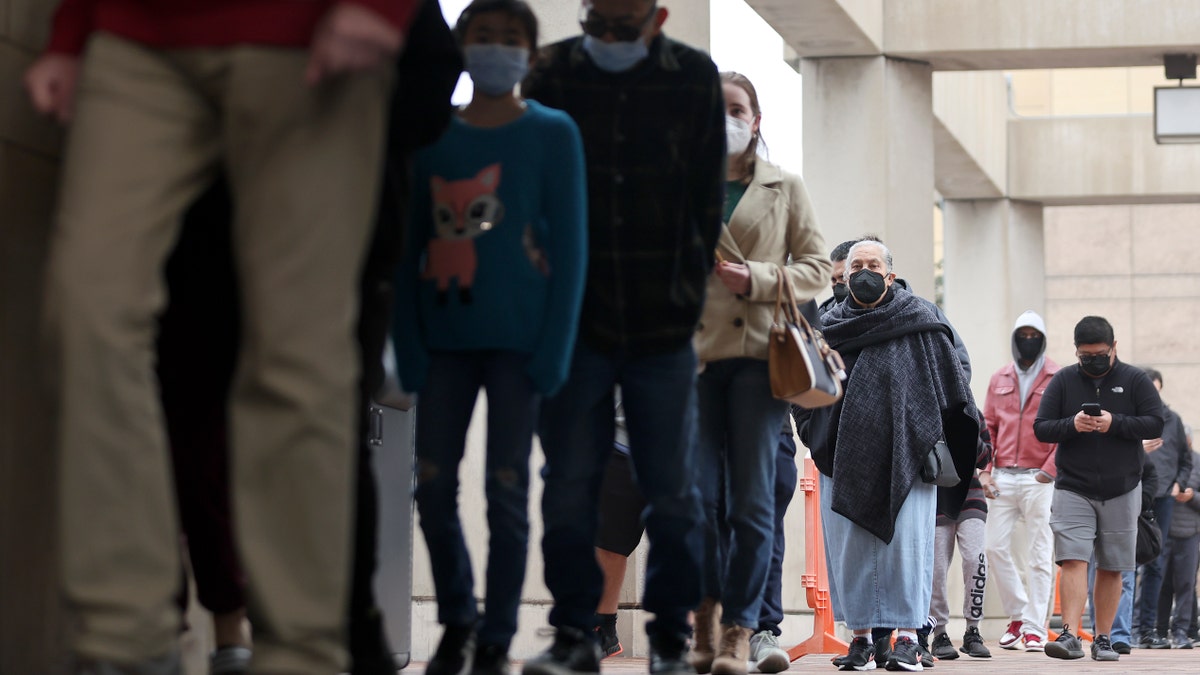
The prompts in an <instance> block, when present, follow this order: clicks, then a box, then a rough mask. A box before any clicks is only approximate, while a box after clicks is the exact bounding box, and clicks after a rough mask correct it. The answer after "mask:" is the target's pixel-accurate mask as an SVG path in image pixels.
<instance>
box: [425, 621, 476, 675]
mask: <svg viewBox="0 0 1200 675" xmlns="http://www.w3.org/2000/svg"><path fill="white" fill-rule="evenodd" d="M474 651H475V626H474V625H470V626H452V625H447V626H446V628H445V630H443V631H442V641H441V642H439V643H438V647H437V651H436V652H434V653H433V658H432V659H429V663H428V664H427V665H426V666H425V675H459V674H460V673H464V672H466V670H467V668H468V666H469V665H470V661H471V654H472V653H473V652H474Z"/></svg>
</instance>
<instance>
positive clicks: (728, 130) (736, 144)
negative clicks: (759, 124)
mask: <svg viewBox="0 0 1200 675" xmlns="http://www.w3.org/2000/svg"><path fill="white" fill-rule="evenodd" d="M750 135H751V134H750V125H749V124H747V123H746V121H745V120H740V119H738V118H736V117H731V116H729V115H726V116H725V152H727V153H729V154H730V155H731V156H732V155H740V154H742V153H743V152H745V151H746V148H747V147H749V146H750Z"/></svg>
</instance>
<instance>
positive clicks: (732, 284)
mask: <svg viewBox="0 0 1200 675" xmlns="http://www.w3.org/2000/svg"><path fill="white" fill-rule="evenodd" d="M713 271H714V272H716V274H717V277H719V278H720V279H721V282H722V283H724V284H725V287H726V288H728V289H729V290H730V291H732V292H734V293H737V294H738V295H750V268H749V267H746V266H745V265H743V264H741V263H731V262H728V261H726V260H722V261H721V262H719V263H717V266H716V267H715V268H714V269H713Z"/></svg>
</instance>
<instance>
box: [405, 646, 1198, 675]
mask: <svg viewBox="0 0 1200 675" xmlns="http://www.w3.org/2000/svg"><path fill="white" fill-rule="evenodd" d="M1086 646H1087V643H1085V647H1086ZM830 658H832V655H819V654H817V655H810V656H805V657H802V658H800V659H797V660H795V661H793V662H792V667H791V668H790V669H788V671H787V672H789V673H815V674H821V673H823V674H824V675H833V674H834V673H837V672H838V670H837V669H836V668H834V667H833V665H832V664H831V663H830V662H829V660H830ZM601 671H602V673H609V674H613V675H615V674H622V673H646V672H647V663H646V659H644V658H624V657H621V656H616V657H613V658H609V659H605V661H604V663H603V664H602V666H601ZM933 671H935V673H934V675H938V674H941V675H950V674H957V675H967V674H970V675H975V674H976V673H998V674H1003V675H1009V674H1019V675H1051V674H1052V675H1084V674H1085V673H1105V674H1106V675H1117V674H1125V673H1200V649H1175V650H1171V649H1157V650H1146V649H1135V650H1133V653H1131V654H1128V655H1124V656H1122V657H1121V660H1120V661H1118V662H1115V663H1098V662H1096V661H1092V660H1091V659H1090V658H1087V657H1084V658H1082V659H1078V660H1075V661H1060V660H1058V659H1052V658H1050V657H1048V656H1046V655H1045V654H1040V653H1025V652H1018V651H1009V650H1006V649H998V648H995V647H994V646H992V658H990V659H972V658H968V657H966V656H961V657H959V658H957V659H955V660H953V661H938V662H937V663H936V664H935V665H934V668H933ZM424 672H425V664H424V663H414V664H412V665H410V666H409V667H408V668H406V669H405V670H404V671H403V673H405V675H420V674H421V673H424ZM752 672H753V671H752ZM513 673H514V675H519V673H520V664H519V663H514V664H513ZM881 675H882V674H881Z"/></svg>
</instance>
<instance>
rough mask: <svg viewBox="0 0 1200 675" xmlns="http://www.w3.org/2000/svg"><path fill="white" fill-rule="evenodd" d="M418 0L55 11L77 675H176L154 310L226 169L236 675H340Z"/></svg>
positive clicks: (60, 303) (56, 333) (54, 319)
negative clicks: (389, 138)
mask: <svg viewBox="0 0 1200 675" xmlns="http://www.w3.org/2000/svg"><path fill="white" fill-rule="evenodd" d="M417 4H418V2H417V0H341V1H339V2H334V3H329V2H320V3H318V2H305V3H282V4H281V3H279V2H274V1H271V0H241V1H234V0H205V1H203V2H201V1H199V0H186V1H175V2H167V1H166V0H136V1H132V2H130V1H118V0H64V2H63V3H62V5H61V6H60V7H59V9H58V12H57V14H56V15H55V19H54V27H53V30H52V35H51V39H50V43H49V45H48V46H47V49H46V52H45V54H44V55H43V56H42V57H41V58H39V59H38V61H36V62H35V63H34V65H33V66H32V67H31V68H30V71H29V72H28V73H27V75H26V85H27V88H28V89H29V92H30V95H31V98H32V99H33V102H34V105H35V107H37V108H38V109H39V110H41V111H42V112H45V113H47V114H51V115H54V116H55V117H57V118H58V119H60V120H62V121H66V120H67V119H70V120H71V129H70V135H69V138H68V142H67V146H66V152H65V158H64V168H63V174H62V182H61V185H60V194H59V204H58V213H57V217H56V222H55V227H56V230H55V233H54V240H53V249H52V257H51V264H50V276H49V280H48V294H49V295H48V307H49V309H50V312H51V314H50V317H49V319H50V322H51V323H50V325H51V328H52V329H53V332H52V335H53V339H54V341H55V344H54V347H55V350H56V351H55V357H56V363H55V366H56V368H57V372H58V376H59V377H60V382H59V384H60V390H61V408H60V413H61V418H60V419H61V426H60V430H59V446H60V453H61V458H60V461H61V465H60V466H61V484H60V494H61V506H60V513H61V523H60V541H61V550H62V556H63V593H64V597H65V599H66V601H67V603H68V605H69V608H70V609H71V610H72V611H73V613H74V614H75V616H76V618H77V619H78V621H77V626H78V629H77V631H76V632H75V634H74V635H73V640H72V648H73V651H74V654H75V656H76V657H77V661H78V664H77V665H78V668H79V672H84V673H126V672H128V673H176V672H179V657H178V648H177V645H176V643H175V639H176V634H177V632H178V628H179V623H180V617H179V614H178V609H177V607H176V605H175V604H174V596H175V594H176V593H177V591H178V589H179V583H180V577H179V548H178V523H177V519H176V516H175V510H174V508H173V498H172V497H173V495H172V493H171V483H170V465H169V459H168V454H167V449H166V439H165V432H164V429H163V422H162V411H161V406H160V404H159V401H158V392H157V385H156V382H155V379H154V375H153V358H152V354H153V343H154V332H155V322H154V318H155V316H156V315H157V314H158V313H159V312H160V311H161V309H162V307H163V306H164V304H165V302H166V297H165V292H164V285H163V279H162V266H163V263H164V261H165V259H166V257H167V255H168V253H169V251H170V249H171V247H172V246H173V244H174V242H175V239H176V237H177V235H178V231H179V227H180V216H181V215H182V213H183V211H184V210H185V208H186V207H187V206H188V205H189V204H191V203H192V202H193V201H194V200H195V199H196V198H197V197H198V196H199V195H200V194H201V193H203V192H204V191H205V190H206V189H207V188H208V187H209V186H210V185H211V183H212V181H213V179H214V177H215V176H216V175H217V173H218V171H220V170H224V172H225V174H226V175H227V177H228V180H229V186H230V190H231V194H232V197H233V203H234V219H233V220H234V224H233V242H234V251H235V269H236V272H237V275H238V282H239V289H240V300H241V302H242V306H243V308H244V318H245V323H244V327H243V331H242V336H241V345H242V346H241V352H240V356H239V365H238V371H237V374H236V375H235V378H234V383H233V388H232V391H231V406H230V429H231V436H230V442H231V450H232V457H231V461H232V465H231V470H232V477H233V483H232V492H233V499H234V505H235V530H236V533H237V536H238V543H239V548H240V552H241V555H242V559H243V562H244V564H245V567H246V572H247V581H248V588H249V597H248V603H249V606H248V609H249V613H250V615H251V618H252V620H253V622H254V625H255V642H256V645H255V646H256V649H255V657H254V661H253V663H252V665H251V672H255V673H283V672H287V673H314V674H315V673H322V674H327V673H333V672H338V671H339V670H341V669H342V668H343V667H344V665H345V660H346V654H345V647H344V627H345V626H344V624H345V619H344V617H345V606H346V602H347V590H348V588H347V586H348V585H347V583H346V580H347V578H348V575H349V551H350V529H351V508H352V499H351V489H352V485H353V467H354V456H355V455H354V443H355V405H356V393H357V379H358V372H359V366H358V356H357V351H356V347H355V321H356V318H357V317H356V310H357V307H358V282H359V272H360V268H361V265H362V262H363V256H364V253H365V251H366V246H367V241H368V237H369V235H370V231H371V225H372V223H373V218H374V215H375V210H376V207H377V205H378V202H377V195H378V183H379V175H380V166H381V164H382V156H383V151H384V148H385V143H384V136H385V135H384V117H385V108H386V105H387V102H388V95H389V93H390V85H391V79H392V75H391V69H390V68H389V67H388V65H390V64H391V62H392V57H393V56H394V55H395V54H396V53H398V52H399V51H400V50H401V48H402V46H403V44H404V37H405V32H406V30H407V28H408V25H409V22H410V21H411V19H412V16H413V13H414V10H415V9H416V7H417ZM266 92H270V95H269V96H267V95H265V93H266Z"/></svg>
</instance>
